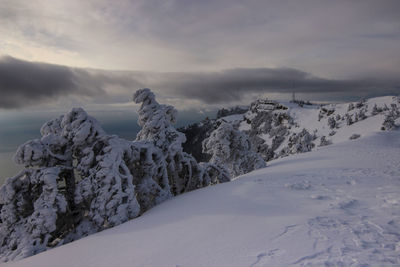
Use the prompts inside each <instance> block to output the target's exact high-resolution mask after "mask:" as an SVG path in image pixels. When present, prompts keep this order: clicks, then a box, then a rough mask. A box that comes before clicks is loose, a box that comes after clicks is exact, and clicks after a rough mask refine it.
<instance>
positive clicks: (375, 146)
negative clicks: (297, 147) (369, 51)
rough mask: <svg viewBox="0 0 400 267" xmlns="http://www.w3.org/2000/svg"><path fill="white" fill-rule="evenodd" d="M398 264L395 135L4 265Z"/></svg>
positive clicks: (288, 165) (275, 170) (173, 204)
mask: <svg viewBox="0 0 400 267" xmlns="http://www.w3.org/2000/svg"><path fill="white" fill-rule="evenodd" d="M291 265H294V266H399V265H400V132H399V131H391V132H375V133H372V134H370V135H368V136H366V135H364V136H363V138H359V139H356V140H349V141H346V142H342V143H338V144H333V145H330V146H324V147H320V148H318V149H317V150H316V151H313V152H310V153H305V154H298V155H292V156H289V157H285V158H282V159H277V160H273V161H271V162H270V163H269V167H267V168H265V169H260V170H257V171H254V172H252V173H249V174H247V175H243V176H240V177H239V178H238V179H236V180H234V181H232V182H230V183H226V184H220V185H216V186H213V187H208V188H203V189H199V190H196V191H192V192H190V193H186V194H183V195H180V196H178V197H175V198H173V199H170V200H168V201H166V202H164V203H162V204H160V205H158V206H156V207H154V208H153V209H151V210H149V211H147V212H146V213H144V214H143V215H142V216H141V217H139V218H137V219H135V220H132V221H129V222H126V223H124V224H122V225H119V226H117V227H114V228H112V229H109V230H105V231H103V232H101V233H97V234H94V235H91V236H89V237H86V238H83V239H81V240H78V241H76V242H73V243H70V244H67V245H65V246H62V247H58V248H55V249H52V250H50V251H46V252H44V253H41V254H38V255H36V256H33V257H30V258H26V259H23V260H21V261H18V262H14V263H8V264H6V266H59V267H61V266H291Z"/></svg>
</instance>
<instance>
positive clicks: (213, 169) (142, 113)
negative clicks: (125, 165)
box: [133, 88, 230, 195]
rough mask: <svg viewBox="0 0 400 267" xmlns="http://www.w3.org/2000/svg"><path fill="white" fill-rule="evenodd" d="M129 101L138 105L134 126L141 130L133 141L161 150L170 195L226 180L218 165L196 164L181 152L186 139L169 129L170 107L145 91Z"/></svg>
mask: <svg viewBox="0 0 400 267" xmlns="http://www.w3.org/2000/svg"><path fill="white" fill-rule="evenodd" d="M133 100H134V101H135V102H136V103H141V107H140V109H139V119H138V124H139V125H140V126H142V129H141V131H140V132H139V133H138V134H137V137H136V141H147V142H152V143H153V144H154V146H155V147H157V148H159V149H160V150H161V151H162V153H163V156H164V158H165V160H166V164H167V172H168V179H169V183H170V186H171V192H172V194H174V195H177V194H181V193H183V192H187V191H190V190H194V189H196V188H200V187H203V186H206V185H210V184H212V183H217V182H226V181H229V180H230V178H229V175H228V174H227V173H226V172H225V171H224V169H223V168H221V167H220V166H218V165H215V164H214V165H212V163H209V164H198V163H197V162H196V160H195V159H194V158H193V156H192V155H190V154H187V153H185V152H183V148H182V144H183V143H184V142H185V141H186V137H185V135H184V134H183V133H181V132H179V131H177V130H176V129H175V128H174V127H173V124H175V122H176V115H177V111H176V109H175V108H174V107H172V106H168V105H162V104H159V103H158V102H157V101H156V99H155V95H154V94H153V92H151V91H150V89H148V88H144V89H140V90H138V91H136V93H135V94H134V96H133ZM210 164H211V165H210Z"/></svg>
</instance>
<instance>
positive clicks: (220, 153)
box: [203, 122, 266, 177]
mask: <svg viewBox="0 0 400 267" xmlns="http://www.w3.org/2000/svg"><path fill="white" fill-rule="evenodd" d="M203 151H204V153H208V154H210V155H211V160H210V162H211V163H214V164H217V165H223V166H226V168H227V169H228V171H229V173H230V175H231V176H232V177H235V176H238V175H242V174H245V173H248V172H251V171H253V170H256V169H259V168H263V167H265V166H266V163H265V161H264V160H263V159H262V158H261V156H260V155H258V154H257V153H256V152H254V151H253V150H252V148H251V143H250V141H249V139H248V137H247V136H246V134H244V133H243V132H240V131H238V130H236V129H234V127H233V126H232V124H230V123H226V122H221V125H220V126H219V127H218V128H217V129H216V130H214V131H213V132H212V133H211V134H210V136H209V137H208V138H207V139H205V140H204V141H203Z"/></svg>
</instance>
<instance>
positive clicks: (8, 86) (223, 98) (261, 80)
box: [0, 56, 400, 109]
mask: <svg viewBox="0 0 400 267" xmlns="http://www.w3.org/2000/svg"><path fill="white" fill-rule="evenodd" d="M143 87H149V88H151V89H152V90H154V91H155V92H156V93H157V94H158V96H159V97H160V98H161V99H170V100H171V99H172V100H173V99H175V100H179V101H180V102H182V103H184V102H185V101H186V102H190V101H197V102H199V103H201V104H203V105H205V106H206V105H212V104H230V103H239V102H241V101H244V100H248V98H249V96H254V95H260V94H268V93H272V94H290V93H292V92H295V93H299V94H306V95H307V96H309V98H310V100H313V99H318V100H325V101H329V100H338V99H339V100H347V99H351V98H353V99H354V97H369V96H380V95H388V94H399V93H400V80H399V79H398V78H396V77H385V78H381V79H379V78H372V77H360V78H357V79H347V80H338V79H336V80H334V79H326V78H321V77H316V76H314V75H312V74H311V73H307V72H305V71H302V70H298V69H294V68H236V69H226V70H222V71H214V72H168V73H161V72H137V71H136V72H135V71H107V70H94V69H82V68H71V67H67V66H60V65H54V64H47V63H42V62H29V61H24V60H20V59H16V58H13V57H9V56H7V57H1V58H0V92H1V94H2V97H1V98H0V108H2V109H15V108H23V107H28V106H38V105H41V104H46V103H51V102H55V101H62V99H63V98H78V99H80V100H81V101H86V102H88V103H96V104H102V103H103V104H113V103H126V102H128V101H129V97H130V96H131V94H132V92H133V91H135V90H137V89H139V88H143Z"/></svg>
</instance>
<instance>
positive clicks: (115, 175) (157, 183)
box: [0, 89, 230, 261]
mask: <svg viewBox="0 0 400 267" xmlns="http://www.w3.org/2000/svg"><path fill="white" fill-rule="evenodd" d="M135 100H136V101H137V102H141V103H142V107H141V109H140V111H139V124H140V125H141V126H143V129H142V131H141V132H140V133H139V134H138V138H137V140H136V141H134V142H131V141H127V140H124V139H121V138H119V137H117V136H114V135H107V134H106V133H105V132H104V130H103V129H102V128H101V126H100V124H99V123H98V122H97V121H96V120H95V119H94V118H93V117H91V116H89V115H88V114H87V113H86V112H85V111H84V110H83V109H81V108H74V109H72V110H71V111H70V112H68V113H67V114H65V115H63V116H61V117H59V118H56V119H53V120H51V121H49V122H46V123H45V124H44V125H43V126H42V128H41V135H42V136H41V138H40V139H34V140H31V141H28V142H26V143H25V144H23V145H22V146H20V147H19V148H18V150H17V153H16V155H15V158H14V160H15V162H16V163H17V164H20V165H23V167H24V169H23V170H22V171H21V172H20V173H19V174H17V175H16V176H14V177H11V178H8V179H7V180H6V182H5V184H4V185H3V186H2V187H1V188H0V207H1V213H0V241H1V242H0V260H1V261H9V260H16V259H20V258H24V257H27V256H30V255H34V254H36V253H39V252H41V251H45V250H47V249H49V248H52V247H55V246H59V245H62V244H65V243H68V242H71V241H73V240H76V239H79V238H81V237H83V236H86V235H89V234H92V233H95V232H98V231H101V230H103V229H106V228H108V227H112V226H115V225H118V224H121V223H123V222H126V221H127V220H129V219H132V218H135V217H137V216H139V215H140V214H142V213H143V212H145V211H146V210H148V209H150V208H151V207H153V206H155V205H157V204H159V203H160V202H162V201H164V200H166V199H168V198H170V197H172V196H173V195H177V194H179V193H183V192H186V191H189V190H193V189H196V188H199V187H203V186H207V185H211V184H215V183H220V182H226V181H229V180H230V177H229V174H228V173H227V172H226V171H224V169H223V168H220V167H219V166H217V165H215V164H212V163H201V164H198V163H197V162H196V160H195V159H194V158H193V157H192V156H190V155H189V154H186V153H184V152H182V143H183V142H184V140H185V136H184V135H183V134H182V133H179V132H178V131H176V130H175V128H173V127H172V123H173V122H174V121H175V118H176V110H175V109H174V108H173V107H171V106H165V105H160V104H158V103H157V102H156V101H155V98H154V94H153V93H152V92H151V91H150V90H149V89H143V90H139V91H138V92H137V93H136V94H135Z"/></svg>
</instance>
